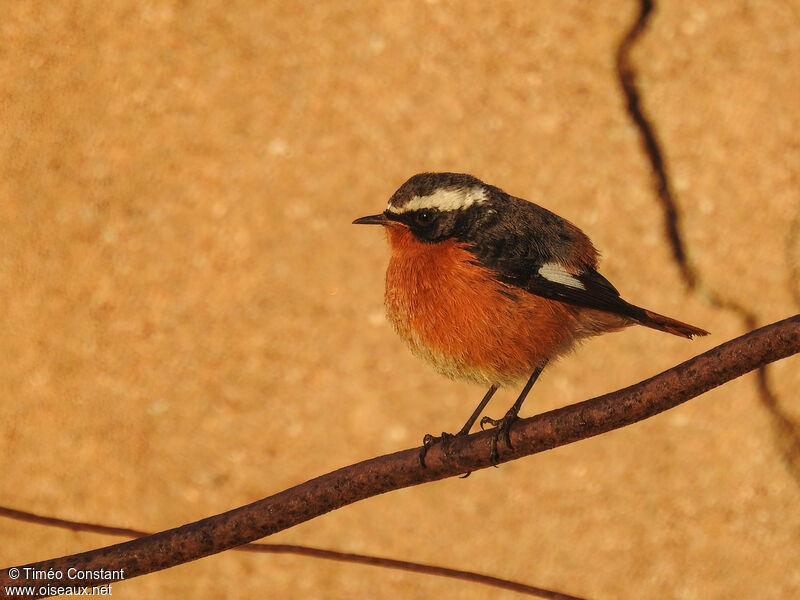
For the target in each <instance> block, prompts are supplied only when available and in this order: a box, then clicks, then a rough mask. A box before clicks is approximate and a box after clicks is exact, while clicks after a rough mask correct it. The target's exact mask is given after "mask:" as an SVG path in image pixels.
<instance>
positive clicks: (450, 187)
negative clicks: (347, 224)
mask: <svg viewBox="0 0 800 600" xmlns="http://www.w3.org/2000/svg"><path fill="white" fill-rule="evenodd" d="M491 192H492V188H491V187H490V186H487V185H486V184H485V183H483V182H482V181H481V180H480V179H478V178H476V177H473V176H472V175H466V174H462V173H420V174H419V175H414V176H413V177H412V178H411V179H409V180H408V181H406V182H405V183H404V184H403V185H401V186H400V188H399V189H398V190H397V191H396V192H395V193H394V194H393V195H392V197H391V198H390V199H389V204H388V206H387V207H386V210H385V211H383V212H382V213H380V214H377V215H370V216H367V217H361V218H360V219H356V220H355V221H353V223H354V224H356V225H383V226H384V227H387V228H389V230H390V234H391V230H395V231H403V232H405V231H410V233H412V234H413V235H414V237H415V238H416V239H417V240H418V241H420V242H423V243H431V244H432V243H437V242H441V241H444V240H446V239H451V238H461V237H463V236H465V235H466V234H467V232H469V231H470V230H471V229H472V226H473V225H474V224H475V223H476V221H478V220H479V219H480V218H481V217H482V216H483V215H485V214H486V213H487V212H488V211H489V210H490V209H489V207H488V204H489V200H490V198H491Z"/></svg>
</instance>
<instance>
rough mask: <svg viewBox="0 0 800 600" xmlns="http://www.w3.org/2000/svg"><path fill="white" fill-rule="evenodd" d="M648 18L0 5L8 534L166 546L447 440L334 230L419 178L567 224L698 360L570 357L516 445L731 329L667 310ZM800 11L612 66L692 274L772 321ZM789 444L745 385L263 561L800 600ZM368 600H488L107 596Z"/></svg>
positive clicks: (799, 159) (419, 588)
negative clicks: (317, 479)
mask: <svg viewBox="0 0 800 600" xmlns="http://www.w3.org/2000/svg"><path fill="white" fill-rule="evenodd" d="M638 10H639V6H638V5H637V3H635V2H622V1H614V2H611V1H605V2H594V3H585V2H559V3H547V2H539V3H522V2H495V3H491V4H489V3H482V2H466V3H453V2H426V3H416V4H412V3H409V4H399V3H397V4H385V3H378V2H365V3H360V4H358V5H353V4H349V3H346V2H328V3H324V4H319V5H313V6H312V5H308V6H298V5H290V4H288V3H281V2H259V3H252V2H235V3H224V4H223V3H217V2H207V3H204V4H203V5H202V6H194V5H193V4H192V3H186V2H145V3H127V2H117V3H114V4H113V5H112V6H109V5H108V4H107V3H99V2H86V3H83V4H81V5H79V6H78V5H76V6H74V7H72V8H70V9H67V8H65V7H62V6H61V5H59V4H55V3H33V2H31V3H14V4H12V5H9V6H8V7H6V9H5V10H4V13H5V16H4V19H3V20H2V23H0V40H2V51H1V53H0V74H2V77H1V78H0V81H2V84H1V85H0V90H2V95H0V119H1V120H2V123H3V124H4V135H3V136H0V156H2V159H1V160H0V227H2V231H3V235H2V236H0V245H2V248H1V249H0V257H2V258H1V259H0V302H2V313H1V314H2V315H3V317H2V319H0V323H2V330H3V335H2V336H0V350H1V351H2V353H3V357H4V359H5V360H4V364H3V367H2V368H0V382H1V383H2V385H3V387H4V388H5V389H6V396H5V399H4V400H3V401H2V407H3V415H4V418H3V423H2V427H0V468H2V472H3V481H4V485H3V486H2V494H1V496H2V497H1V498H0V504H4V505H10V506H14V507H17V508H25V509H28V510H33V511H35V512H39V513H44V514H52V515H54V516H61V517H64V518H73V519H78V520H80V519H84V520H95V521H103V522H106V523H109V524H115V525H120V526H129V527H139V528H146V529H160V528H166V527H170V526H173V525H176V524H179V523H183V522H186V521H187V520H190V519H196V518H201V517H203V516H206V515H208V514H212V513H215V512H219V511H221V510H224V509H227V508H230V507H233V506H236V505H239V504H242V503H245V502H249V501H251V500H253V499H256V498H259V497H262V496H264V495H267V494H269V493H273V492H275V491H277V490H280V489H283V488H284V487H286V486H288V485H291V484H293V483H296V482H298V481H301V480H305V479H308V478H310V477H313V476H315V475H317V474H319V473H321V472H325V471H328V470H331V469H333V468H336V467H338V466H341V465H343V464H348V463H351V462H354V461H356V460H359V459H363V458H365V457H369V456H374V455H376V454H379V453H385V452H390V451H393V450H396V449H398V448H405V447H409V446H412V445H415V444H418V443H419V438H420V436H421V435H422V434H423V433H424V432H426V431H436V430H439V429H452V428H454V427H457V426H458V425H459V424H460V423H459V421H460V420H463V414H464V411H465V410H469V407H472V406H473V405H474V403H475V402H476V401H477V396H478V395H480V394H481V393H482V390H480V389H477V388H473V387H471V386H467V385H461V384H453V383H451V382H448V381H446V380H443V379H441V378H440V377H439V376H437V375H436V374H435V373H433V372H431V371H430V370H428V368H427V367H426V366H425V365H423V364H421V363H419V362H418V361H416V360H415V359H414V358H413V357H412V356H410V355H409V354H408V352H407V351H406V349H405V348H404V347H403V346H402V344H401V343H400V342H399V340H397V339H395V337H394V335H393V333H392V332H391V331H390V328H389V327H388V326H387V324H386V323H385V321H384V319H383V316H382V307H381V301H382V285H383V269H384V268H385V262H386V259H387V250H386V247H385V242H384V240H383V239H381V238H380V236H379V235H376V234H373V235H370V233H369V232H365V231H361V230H358V231H356V230H355V228H354V227H352V226H351V225H350V222H351V221H352V219H353V218H355V217H358V216H361V215H362V214H367V213H369V212H371V211H376V210H378V209H379V208H378V207H382V206H383V205H384V204H385V201H386V199H387V197H388V195H389V194H391V192H392V191H393V190H394V189H395V188H396V187H397V185H398V184H399V183H401V182H402V181H403V180H405V179H406V178H407V177H408V176H409V175H410V174H412V173H414V172H417V171H421V170H458V171H467V172H471V173H473V174H475V175H476V176H479V177H481V178H482V179H484V180H486V181H488V182H491V183H494V184H496V185H499V186H501V187H503V188H504V189H506V190H507V191H509V192H511V193H514V194H516V195H520V196H522V197H526V198H528V199H530V200H532V201H535V202H537V203H540V204H542V205H544V206H546V207H548V208H550V209H552V210H554V211H556V212H558V213H559V214H561V215H563V216H565V217H567V218H569V219H570V220H572V221H574V222H575V223H576V224H578V225H579V226H580V227H581V228H583V229H584V230H585V231H586V232H587V233H588V234H589V235H590V236H591V237H592V238H593V240H594V241H595V243H596V245H597V246H598V247H599V248H600V249H601V251H602V252H603V261H602V263H601V266H602V271H603V273H604V274H605V275H606V276H607V277H608V278H609V279H610V280H611V281H613V282H614V283H615V285H616V286H617V287H618V288H619V289H620V291H621V292H622V293H623V295H624V296H625V297H626V298H628V299H629V300H630V301H632V302H635V303H637V304H641V305H644V306H647V307H649V308H653V309H654V310H658V311H659V312H662V313H665V314H669V315H672V316H675V317H677V318H681V319H684V320H687V321H688V322H691V323H695V324H697V325H699V326H702V327H705V328H707V329H709V330H710V331H711V332H712V336H711V337H710V338H708V339H704V340H698V341H696V342H694V343H689V342H686V341H683V340H679V339H672V338H671V337H670V336H665V335H660V334H658V333H657V332H652V331H647V330H644V329H643V328H642V329H641V330H636V329H631V330H629V331H626V332H624V333H620V334H615V335H610V336H605V337H604V338H601V339H598V340H595V341H591V342H589V343H587V344H586V345H585V346H584V347H583V348H582V349H580V350H579V351H577V352H576V353H575V354H574V355H572V356H570V357H568V358H565V359H564V360H562V361H560V362H559V363H558V364H556V365H555V366H554V367H552V368H551V369H550V370H549V371H548V372H547V373H545V374H544V376H543V377H542V379H541V381H540V382H539V383H538V384H537V389H536V390H535V393H534V396H533V397H532V398H531V399H530V400H529V403H528V404H526V410H527V411H528V413H527V414H530V411H532V410H535V409H547V408H552V407H555V406H558V405H561V404H566V403H568V402H573V401H577V400H580V399H584V398H586V397H589V396H594V395H597V394H599V393H601V392H604V391H608V390H611V389H616V388H618V387H621V386H623V385H627V384H629V383H631V382H633V381H638V380H639V379H642V378H645V377H648V376H650V375H652V374H654V373H655V372H658V371H661V370H663V369H665V368H667V367H669V366H671V365H673V364H675V363H677V362H679V361H682V360H684V359H686V358H688V357H690V356H693V355H695V354H697V353H699V352H700V351H702V350H704V349H706V348H708V347H711V346H712V345H716V344H717V343H720V342H722V341H724V340H726V339H729V338H731V337H733V336H736V335H738V334H739V333H741V332H742V330H743V322H742V318H741V317H740V316H738V315H737V314H735V313H733V312H731V311H729V310H722V309H720V308H719V307H715V306H714V305H713V303H710V302H709V301H708V298H707V297H705V296H703V295H702V294H699V293H690V292H687V290H686V286H685V284H684V282H683V280H682V278H681V273H680V270H679V269H678V268H677V266H676V264H675V262H674V260H673V252H672V250H671V248H670V245H669V243H668V241H667V239H666V237H665V235H664V216H663V210H662V208H661V207H660V206H659V204H658V202H657V200H656V196H655V194H654V188H653V180H652V168H651V164H650V162H649V160H648V158H647V155H646V154H645V153H644V152H643V151H642V146H641V143H640V135H639V131H638V130H637V129H636V127H635V126H634V124H633V123H632V121H631V119H630V117H629V115H628V114H627V113H626V111H625V100H624V97H623V95H622V93H621V91H620V88H619V84H618V81H617V74H616V70H615V69H616V64H615V53H616V51H617V46H618V43H619V41H620V39H621V38H622V36H623V34H624V32H625V31H627V30H628V28H629V27H630V26H631V24H632V23H633V22H634V21H635V18H636V15H637V12H638ZM799 15H800V6H798V4H797V3H796V2H782V3H781V2H776V3H771V4H769V5H765V4H758V5H756V4H754V3H748V2H729V3H724V4H723V3H717V4H715V5H713V6H705V7H698V6H697V3H691V2H670V3H665V4H664V6H661V5H658V6H657V7H656V10H655V11H654V13H653V14H652V15H651V16H650V19H649V22H648V28H647V30H646V31H645V32H644V33H643V35H642V36H641V37H640V38H639V39H638V40H637V41H636V43H635V45H634V46H633V47H632V48H631V54H630V58H631V65H632V67H633V68H634V69H635V71H636V83H637V86H638V89H639V91H640V94H641V101H642V107H643V109H644V111H645V112H646V114H647V116H648V118H649V121H650V122H651V123H652V126H653V128H654V131H655V132H656V133H657V136H658V141H659V143H660V148H661V150H662V152H663V156H664V160H665V164H666V165H667V167H668V174H669V178H670V181H671V183H672V191H673V196H674V203H675V206H676V210H677V211H678V212H679V214H680V224H681V235H682V239H683V240H684V243H685V245H686V248H687V249H688V254H689V256H690V257H691V260H692V262H693V266H694V267H695V268H696V269H697V271H698V273H700V276H701V278H702V281H703V284H704V286H705V288H706V289H708V290H711V291H713V293H714V294H718V295H719V296H720V297H721V298H725V299H728V300H730V301H731V302H736V303H737V304H738V305H740V306H742V307H745V308H746V309H747V310H748V311H750V312H751V313H752V314H753V315H754V316H755V319H756V320H757V321H758V322H759V323H767V322H771V321H774V320H777V319H779V318H782V317H784V316H787V315H789V314H793V313H796V312H797V311H798V310H800V308H798V303H797V297H798V291H797V289H798V288H797V276H796V274H797V272H798V264H800V251H798V247H800V244H798V242H797V239H798V234H797V227H798V226H797V223H798V219H800V216H798V212H800V201H799V200H798V195H799V194H800V185H798V184H799V183H800V145H799V144H798V136H797V132H798V131H800V108H798V103H797V101H796V98H797V97H798V83H797V76H796V74H797V73H798V72H800V64H798V63H800V58H798V57H800V33H798V31H800V29H799V28H798V22H799V21H800V16H799ZM793 223H794V225H793ZM798 373H800V369H798V359H797V358H793V359H790V360H787V361H784V362H782V363H778V364H776V365H774V366H773V367H771V369H770V371H769V375H768V377H769V384H770V390H771V393H772V394H773V395H774V397H775V398H776V399H777V401H776V403H777V406H778V407H779V409H780V411H781V414H783V415H784V416H785V417H786V418H787V419H788V420H790V421H791V422H797V421H798V419H800V407H798V403H797V394H796V389H797V388H798V386H799V385H800V375H799V374H798ZM511 395H512V392H507V393H504V394H498V399H497V400H495V401H493V403H492V404H491V405H490V408H489V413H490V414H495V413H497V412H498V411H501V410H502V409H503V408H504V407H505V406H506V405H507V404H508V403H510V400H511V398H510V396H511ZM775 431H776V428H775V425H774V419H773V418H772V417H771V416H770V412H769V411H767V410H765V408H764V402H763V397H762V396H760V395H759V392H758V388H757V379H756V376H755V375H751V376H748V377H745V378H742V379H741V380H739V381H736V382H733V383H732V384H730V385H728V386H725V387H723V388H721V389H719V390H716V391H713V392H711V393H709V394H706V395H705V396H703V397H701V398H698V399H696V400H693V401H692V402H690V403H688V404H687V405H685V406H682V407H680V408H679V409H676V410H674V411H671V412H670V413H667V414H665V415H662V416H660V417H657V418H655V419H652V420H650V421H649V422H646V423H643V424H641V425H639V426H636V427H632V428H628V429H627V430H623V431H618V432H615V433H613V434H610V435H606V436H601V437H599V438H597V439H593V440H587V441H586V442H583V443H581V444H577V445H574V446H571V447H567V448H562V449H559V450H557V451H554V452H550V453H547V454H545V455H542V456H538V457H534V458H533V459H530V460H526V461H521V462H519V463H518V464H512V465H505V466H503V468H501V469H497V470H492V471H491V472H482V473H476V474H475V475H473V476H472V477H470V478H469V479H468V480H466V481H445V482H440V483H437V484H434V485H430V486H423V487H420V488H419V489H412V490H405V491H403V492H400V493H396V494H390V495H387V496H384V497H380V498H375V499H372V500H370V501H368V502H364V503H360V504H358V505H355V506H352V507H348V508H347V509H344V510H341V511H337V512H335V513H332V514H330V515H327V516H326V517H324V518H322V519H318V520H316V521H313V522H311V523H307V524H304V525H303V526H301V527H297V528H295V529H293V530H290V531H287V532H283V533H281V534H280V535H279V536H275V537H274V539H273V540H272V541H276V542H280V541H282V542H286V543H304V544H309V545H314V546H322V547H332V548H337V549H342V550H350V551H355V552H363V553H374V554H378V555H382V556H392V557H397V558H407V559H414V560H420V561H423V562H432V563H438V564H444V565H447V566H455V567H461V568H474V569H475V570H479V571H481V572H486V573H491V574H494V575H498V576H501V577H509V578H513V579H518V580H521V581H525V582H527V583H530V584H533V585H540V586H543V587H552V588H555V589H560V590H563V591H565V592H568V593H573V594H577V595H585V596H587V597H594V598H611V597H614V598H640V597H651V598H652V597H681V598H723V597H724V598H728V597H737V596H739V597H759V598H786V597H790V596H792V595H796V594H797V593H798V591H799V590H800V580H798V579H797V578H796V576H793V575H792V569H791V567H792V565H796V564H797V562H798V559H800V554H799V551H798V548H800V544H799V543H798V542H799V541H800V539H799V538H798V531H800V518H799V517H798V513H797V510H796V507H797V505H798V501H800V489H799V488H798V486H797V482H796V481H795V480H794V479H793V478H792V475H791V470H790V469H787V463H786V460H785V459H784V457H785V451H782V446H781V442H780V440H778V443H776V434H775ZM387 514H391V515H392V516H393V518H392V519H387V518H386V515H387ZM0 536H2V539H3V540H12V543H4V544H3V545H2V548H0V559H2V560H0V562H2V563H3V564H6V563H8V564H10V563H17V562H20V561H26V560H34V559H40V558H44V557H47V556H52V555H57V554H63V553H67V552H75V551H79V550H81V549H85V548H89V547H94V546H97V545H98V544H101V543H106V542H107V539H106V538H100V537H98V536H89V535H83V534H81V535H77V534H72V533H66V532H58V531H53V530H48V529H44V528H40V527H34V526H31V525H26V524H21V523H14V522H9V521H0ZM793 577H794V578H793ZM232 579H236V580H237V581H241V580H242V579H244V580H245V581H246V587H244V588H240V589H230V586H227V585H226V583H227V582H229V581H231V580H232ZM375 589H380V590H381V591H382V592H381V593H382V596H383V597H397V598H417V597H419V598H427V597H431V596H434V595H436V594H442V595H447V596H448V597H463V598H471V597H484V596H485V593H486V592H485V590H483V589H480V588H474V587H472V586H469V585H467V584H463V585H461V584H455V585H454V584H453V583H452V582H448V581H439V580H436V579H433V578H425V577H421V576H412V575H408V574H398V573H390V572H386V571H380V570H371V569H368V568H365V567H358V566H348V565H336V564H322V563H319V562H315V561H311V560H308V559H301V558H293V557H280V556H238V555H233V554H226V555H223V556H219V557H214V558H210V559H207V560H204V561H200V562H197V563H194V564H191V565H187V566H184V567H181V568H179V569H174V570H170V571H168V572H164V573H158V574H155V575H152V576H148V577H145V578H142V579H139V580H135V581H131V582H129V583H127V584H124V585H120V586H119V587H118V588H115V595H117V594H118V595H121V596H122V597H126V596H127V597H141V596H164V595H166V594H169V595H179V596H184V595H186V596H188V595H192V596H194V597H200V598H202V597H205V596H208V597H212V596H213V597H221V596H222V597H230V598H236V597H245V596H248V597H250V596H253V595H254V594H259V593H261V594H262V595H263V593H264V590H269V591H270V593H271V594H272V595H274V596H276V597H295V596H314V597H319V598H338V597H344V596H359V597H364V596H369V595H371V594H374V590H375ZM503 594H506V595H505V596H504V595H503ZM497 596H498V597H506V596H507V597H511V594H510V593H499V594H497Z"/></svg>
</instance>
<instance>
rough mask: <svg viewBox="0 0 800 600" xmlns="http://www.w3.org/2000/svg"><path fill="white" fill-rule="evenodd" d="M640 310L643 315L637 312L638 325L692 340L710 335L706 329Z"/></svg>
mask: <svg viewBox="0 0 800 600" xmlns="http://www.w3.org/2000/svg"><path fill="white" fill-rule="evenodd" d="M637 308H638V307H637ZM639 310H641V313H640V312H639V311H636V312H637V315H636V317H635V319H636V321H637V322H638V323H640V324H642V325H644V326H645V327H650V328H651V329H658V330H659V331H666V332H667V333H671V334H672V335H679V336H681V337H685V338H688V339H692V337H693V336H695V335H708V332H707V331H706V330H705V329H700V328H699V327H695V326H694V325H689V324H688V323H683V322H681V321H678V320H676V319H671V318H669V317H665V316H664V315H660V314H658V313H654V312H653V311H650V310H646V309H644V308H641V309H639Z"/></svg>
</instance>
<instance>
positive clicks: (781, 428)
mask: <svg viewBox="0 0 800 600" xmlns="http://www.w3.org/2000/svg"><path fill="white" fill-rule="evenodd" d="M654 5H655V3H654V2H653V0H639V14H638V16H637V17H636V20H635V21H634V23H633V24H632V25H631V27H630V28H629V29H628V31H626V33H625V35H624V36H623V38H622V40H621V41H620V44H619V46H618V47H617V52H616V67H617V77H618V80H619V83H620V86H621V88H622V92H623V94H624V95H625V100H626V109H627V112H628V115H629V116H630V118H631V120H632V121H633V122H634V124H635V125H636V128H637V129H638V130H639V134H640V136H641V141H642V146H643V148H644V151H645V154H646V155H647V158H648V160H649V162H650V169H651V174H652V177H653V182H654V184H655V189H656V193H657V197H658V199H659V202H660V204H661V208H662V211H663V213H664V229H665V235H666V237H667V240H668V242H669V246H670V249H671V250H672V256H673V259H674V260H675V262H676V264H677V267H678V270H679V271H680V274H681V278H682V280H683V282H684V284H685V285H686V288H687V290H688V291H689V292H690V293H692V294H695V295H696V296H698V297H699V298H701V299H702V300H704V301H705V302H707V303H709V304H710V305H711V306H713V307H715V308H719V309H722V310H726V311H730V312H732V313H734V314H736V315H737V316H738V317H739V319H740V320H741V321H742V324H743V326H744V327H745V329H746V330H748V331H750V330H753V329H755V328H756V327H758V317H757V315H756V313H755V312H754V311H752V310H750V309H748V308H746V307H745V306H743V305H742V304H740V303H739V302H737V301H736V300H734V299H732V298H725V297H723V296H721V295H720V294H719V293H717V292H715V291H714V290H712V289H711V288H709V287H708V286H707V285H706V284H705V283H704V282H703V280H702V278H701V276H700V275H699V273H698V270H697V269H696V267H695V266H694V265H693V264H692V261H691V258H690V256H689V253H688V251H687V246H686V243H685V241H684V237H683V233H682V231H681V219H682V215H681V213H680V210H679V209H678V205H677V203H676V202H675V196H674V194H673V192H672V186H671V185H670V178H669V175H668V170H667V166H666V162H665V160H664V155H663V152H662V150H661V147H662V145H661V143H660V142H659V140H658V137H657V136H656V133H655V129H654V127H653V125H652V123H651V121H650V119H649V117H648V116H647V115H646V114H645V111H644V109H643V108H642V105H641V101H640V99H641V95H640V93H639V89H638V88H637V85H636V78H637V72H636V69H635V68H634V66H633V64H632V62H631V57H630V55H631V50H632V48H633V47H634V46H635V44H636V42H637V41H638V39H639V38H640V37H641V35H642V34H643V33H644V31H645V30H646V29H647V27H648V21H649V19H650V16H651V15H652V13H653V9H654ZM798 230H800V217H798V219H796V220H795V222H794V224H793V226H792V228H791V230H790V235H789V243H788V245H789V247H791V246H792V245H793V244H795V245H796V244H797V240H798V239H800V233H798ZM797 270H800V267H798V266H797V264H795V263H794V262H792V261H791V260H790V284H791V283H792V280H794V282H795V285H794V286H793V288H792V292H793V295H794V298H795V301H796V302H797V303H798V305H800V288H798V284H797V282H798V273H797ZM756 375H757V380H756V381H757V383H756V389H757V391H758V397H759V399H760V401H761V404H762V405H763V406H764V407H765V408H766V410H767V412H768V413H769V415H770V417H771V418H772V425H773V431H774V433H775V437H776V443H777V445H778V448H779V449H780V452H781V456H782V457H783V459H784V462H785V463H786V466H787V468H788V469H789V472H790V473H791V475H792V476H793V477H794V479H795V480H796V482H797V483H798V484H800V423H795V422H794V421H793V420H792V419H791V418H790V417H789V416H788V415H787V414H786V412H784V411H783V410H782V409H781V407H780V402H779V399H778V397H777V396H776V394H775V393H774V392H773V391H772V387H771V386H770V383H769V376H768V372H767V366H766V365H762V366H761V367H759V368H758V370H757V371H756Z"/></svg>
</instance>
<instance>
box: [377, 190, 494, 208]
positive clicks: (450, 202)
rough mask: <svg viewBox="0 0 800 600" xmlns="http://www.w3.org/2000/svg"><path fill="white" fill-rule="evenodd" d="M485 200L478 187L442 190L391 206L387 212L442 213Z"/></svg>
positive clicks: (482, 191) (484, 194) (484, 191)
mask: <svg viewBox="0 0 800 600" xmlns="http://www.w3.org/2000/svg"><path fill="white" fill-rule="evenodd" d="M485 200H486V190H485V189H483V188H482V187H480V186H475V187H471V188H444V189H438V190H436V191H435V192H433V193H432V194H430V195H428V196H414V197H413V198H411V200H409V201H408V202H406V203H405V204H404V205H403V206H392V204H391V202H390V203H389V210H390V211H391V212H393V213H395V214H401V213H405V212H410V211H412V210H421V209H424V208H435V209H436V210H440V211H442V212H448V211H451V210H460V209H462V208H468V207H470V206H472V205H473V204H480V203H481V202H484V201H485Z"/></svg>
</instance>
